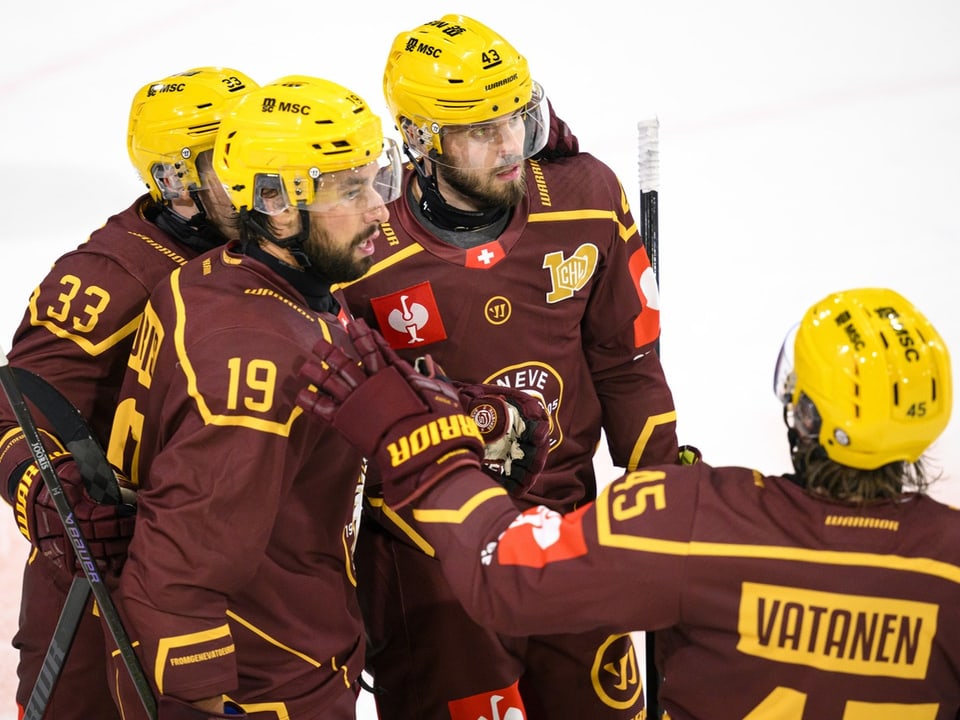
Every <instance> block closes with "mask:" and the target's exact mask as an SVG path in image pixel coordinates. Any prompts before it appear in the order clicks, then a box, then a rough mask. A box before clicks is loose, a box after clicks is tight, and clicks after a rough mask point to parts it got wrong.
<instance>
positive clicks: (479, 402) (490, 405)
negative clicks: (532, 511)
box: [453, 382, 550, 497]
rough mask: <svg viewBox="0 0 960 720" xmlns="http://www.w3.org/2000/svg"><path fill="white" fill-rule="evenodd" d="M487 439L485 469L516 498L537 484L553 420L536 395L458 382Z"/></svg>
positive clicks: (466, 407)
mask: <svg viewBox="0 0 960 720" xmlns="http://www.w3.org/2000/svg"><path fill="white" fill-rule="evenodd" d="M453 386H454V388H456V390H457V393H458V394H459V396H460V402H461V403H462V404H463V409H464V410H465V411H466V413H467V414H468V415H470V417H472V418H473V420H474V422H476V423H477V427H478V428H480V434H481V435H482V436H483V442H484V452H483V469H484V471H485V472H486V473H487V474H488V475H490V476H492V477H493V478H494V479H495V480H496V481H497V482H499V483H500V484H501V485H503V486H504V487H505V488H506V489H507V490H508V491H509V492H510V493H511V494H512V495H515V496H517V497H522V496H523V495H524V494H526V493H527V492H528V491H529V490H530V488H531V487H533V485H534V484H535V483H536V480H537V478H538V477H539V475H540V473H541V472H542V471H543V466H544V465H545V464H546V462H547V455H548V454H549V452H550V419H549V417H548V416H547V411H546V409H545V408H544V407H543V405H542V404H541V403H540V401H539V400H537V399H536V398H535V397H534V396H532V395H530V394H528V393H525V392H523V391H522V390H515V389H513V388H508V387H503V386H501V385H484V384H473V385H470V384H465V383H461V382H454V383H453Z"/></svg>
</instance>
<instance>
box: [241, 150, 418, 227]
mask: <svg viewBox="0 0 960 720" xmlns="http://www.w3.org/2000/svg"><path fill="white" fill-rule="evenodd" d="M402 177H403V163H402V161H401V159H400V149H399V148H398V146H397V144H396V143H395V142H394V141H393V140H392V139H389V138H387V139H385V140H384V147H383V152H382V153H380V156H379V157H378V158H377V159H376V160H374V161H373V162H369V163H367V164H366V165H361V166H359V167H355V168H348V169H346V170H338V171H336V172H321V171H320V170H318V169H317V168H308V169H304V168H289V169H284V168H281V169H280V171H279V172H278V173H275V174H274V173H261V174H258V175H257V176H256V180H255V182H254V199H253V208H254V210H258V211H260V212H262V213H265V214H267V215H279V214H281V213H283V212H284V211H286V210H287V209H289V208H299V209H303V210H309V211H310V212H312V213H332V212H336V213H338V214H353V213H356V214H364V213H367V212H370V211H371V210H374V209H376V208H379V207H380V206H381V205H384V204H386V203H389V202H391V201H392V200H396V199H397V198H398V197H400V185H401V180H402ZM301 187H302V188H310V187H312V189H313V196H312V198H310V197H309V195H308V194H307V193H298V191H297V188H301ZM291 188H292V189H293V195H294V197H291V192H289V191H288V190H289V189H291Z"/></svg>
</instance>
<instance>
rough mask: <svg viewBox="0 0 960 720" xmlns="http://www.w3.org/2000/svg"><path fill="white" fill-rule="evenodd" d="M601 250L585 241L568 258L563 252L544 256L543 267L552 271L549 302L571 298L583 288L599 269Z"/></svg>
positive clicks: (548, 294) (548, 295)
mask: <svg viewBox="0 0 960 720" xmlns="http://www.w3.org/2000/svg"><path fill="white" fill-rule="evenodd" d="M599 256H600V251H599V250H597V246H596V245H593V244H592V243H584V244H583V245H581V246H580V247H578V248H577V249H576V251H575V252H574V253H573V255H571V256H570V257H568V258H565V257H564V256H563V253H562V252H559V251H558V252H552V253H547V254H546V255H544V256H543V267H544V268H546V269H547V270H549V271H550V281H551V282H552V283H553V289H552V290H551V291H550V292H548V293H547V302H548V303H557V302H560V301H561V300H569V299H570V298H572V297H573V294H574V293H575V292H577V290H582V289H583V288H584V286H585V285H586V284H587V282H588V281H589V280H590V278H592V277H593V274H594V273H595V272H596V271H597V259H598V258H599Z"/></svg>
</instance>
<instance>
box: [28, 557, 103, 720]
mask: <svg viewBox="0 0 960 720" xmlns="http://www.w3.org/2000/svg"><path fill="white" fill-rule="evenodd" d="M89 597H90V583H88V582H87V580H86V578H82V577H79V576H77V577H75V578H74V579H73V583H72V584H71V585H70V591H69V592H68V593H67V599H66V601H65V602H64V604H63V610H61V611H60V619H59V620H57V627H56V628H54V630H53V638H52V639H51V640H50V645H49V646H48V647H47V654H46V655H45V656H44V658H43V665H41V666H40V674H39V675H38V676H37V680H36V683H35V684H34V686H33V690H32V691H31V692H30V699H29V700H28V701H27V707H26V708H25V709H24V714H23V720H41V718H42V717H43V715H44V713H45V712H46V711H47V704H48V703H49V702H50V697H51V696H52V695H53V691H54V689H55V688H56V687H57V681H58V680H59V679H60V673H61V672H62V671H63V665H64V663H65V662H66V661H67V655H69V654H70V648H71V647H72V645H73V638H74V636H75V635H76V634H77V627H78V626H79V624H80V620H81V619H82V618H83V612H84V610H85V608H86V607H87V600H88V599H89Z"/></svg>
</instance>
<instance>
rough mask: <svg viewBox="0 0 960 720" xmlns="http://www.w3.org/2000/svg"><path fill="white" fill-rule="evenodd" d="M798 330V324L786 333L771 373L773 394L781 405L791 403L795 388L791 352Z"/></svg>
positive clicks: (795, 379)
mask: <svg viewBox="0 0 960 720" xmlns="http://www.w3.org/2000/svg"><path fill="white" fill-rule="evenodd" d="M799 329H800V323H797V324H796V325H794V326H793V327H792V328H790V330H789V331H787V336H786V337H785V338H784V339H783V345H781V346H780V354H779V355H778V356H777V366H776V368H774V371H773V392H774V394H775V395H776V396H777V399H778V400H779V401H780V403H781V404H782V405H789V404H790V403H792V402H793V391H794V389H795V388H796V386H797V376H796V373H795V372H794V360H793V357H794V356H793V352H794V347H795V345H796V342H797V331H798V330H799Z"/></svg>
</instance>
